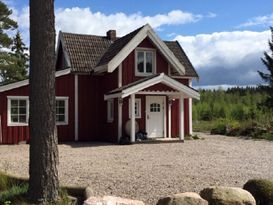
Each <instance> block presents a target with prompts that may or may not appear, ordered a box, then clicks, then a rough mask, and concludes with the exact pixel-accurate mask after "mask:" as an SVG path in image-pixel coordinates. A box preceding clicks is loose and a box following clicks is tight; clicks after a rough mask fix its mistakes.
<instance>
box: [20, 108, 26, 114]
mask: <svg viewBox="0 0 273 205" xmlns="http://www.w3.org/2000/svg"><path fill="white" fill-rule="evenodd" d="M19 114H25V115H26V114H27V108H26V107H20V108H19Z"/></svg>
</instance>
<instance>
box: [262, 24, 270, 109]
mask: <svg viewBox="0 0 273 205" xmlns="http://www.w3.org/2000/svg"><path fill="white" fill-rule="evenodd" d="M270 30H271V40H269V42H268V44H269V49H270V51H269V52H264V58H262V62H263V63H264V65H265V66H266V68H267V70H268V72H267V73H264V72H262V71H258V73H259V75H260V76H261V78H262V79H263V81H264V82H266V83H267V85H261V88H263V89H264V90H265V91H266V92H267V93H268V97H267V99H266V100H265V102H264V103H263V105H264V106H265V107H267V108H270V109H272V108H273V27H270Z"/></svg>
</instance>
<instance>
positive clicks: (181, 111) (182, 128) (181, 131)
mask: <svg viewBox="0 0 273 205" xmlns="http://www.w3.org/2000/svg"><path fill="white" fill-rule="evenodd" d="M184 135H185V125H184V98H183V96H180V98H179V139H180V140H182V141H184Z"/></svg>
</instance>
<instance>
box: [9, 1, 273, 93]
mask: <svg viewBox="0 0 273 205" xmlns="http://www.w3.org/2000/svg"><path fill="white" fill-rule="evenodd" d="M4 2H6V3H7V4H8V5H9V7H10V8H12V10H13V15H12V17H13V18H14V19H15V20H17V22H18V24H19V29H20V31H21V32H22V35H23V38H24V41H25V42H26V44H29V33H28V30H29V19H28V17H29V7H28V3H29V1H27V0H5V1H4ZM272 8H273V1H272V0H259V1H257V0H252V1H250V0H225V1H224V0H190V1H189V0H168V1H166V0H161V1H156V0H137V1H136V0H127V1H125V0H55V17H56V31H57V33H58V31H59V30H62V31H65V32H72V33H82V34H94V35H105V32H106V31H108V30H110V29H115V30H117V35H118V36H122V35H125V34H127V33H128V32H130V31H133V30H135V29H136V28H138V27H140V26H142V25H144V24H146V23H149V24H150V25H151V26H152V27H153V28H154V29H155V31H156V33H157V34H158V35H159V36H160V37H161V38H162V39H163V40H177V41H178V42H179V43H180V44H181V46H182V47H183V49H184V50H185V52H186V54H187V55H188V57H189V59H190V60H191V62H192V64H193V66H194V67H195V69H196V70H197V72H198V74H199V76H200V79H199V81H195V82H194V85H195V86H199V87H209V88H214V87H215V88H217V87H219V86H221V87H222V88H223V87H229V86H234V85H236V86H246V85H257V84H259V83H262V81H261V79H260V77H259V75H258V73H257V70H261V71H266V68H265V66H264V65H263V64H262V63H261V57H263V52H264V51H267V50H268V40H269V39H270V38H271V33H270V29H269V27H270V26H273V9H272Z"/></svg>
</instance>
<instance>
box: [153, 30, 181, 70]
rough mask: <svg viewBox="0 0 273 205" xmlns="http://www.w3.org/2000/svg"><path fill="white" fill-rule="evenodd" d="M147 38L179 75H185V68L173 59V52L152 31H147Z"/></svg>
mask: <svg viewBox="0 0 273 205" xmlns="http://www.w3.org/2000/svg"><path fill="white" fill-rule="evenodd" d="M148 36H149V38H150V39H151V40H152V41H153V43H155V44H156V46H157V47H158V49H159V50H160V51H161V53H162V54H163V55H164V56H165V57H166V58H167V59H168V60H169V62H170V63H171V64H172V66H173V67H174V68H178V69H176V70H177V71H178V72H179V73H180V74H181V75H185V67H184V66H183V65H182V64H181V63H180V62H179V60H178V59H177V58H176V57H175V55H174V54H173V52H172V51H171V50H170V49H169V48H168V47H167V46H166V44H165V43H163V41H162V40H161V39H160V38H159V37H158V36H157V35H156V33H155V32H154V31H153V29H152V28H151V29H149V31H148Z"/></svg>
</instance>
